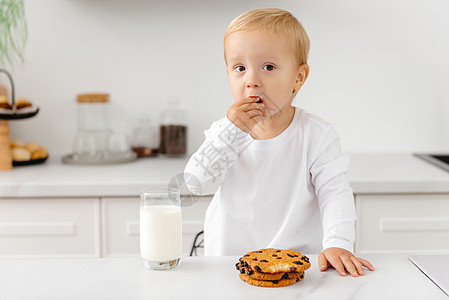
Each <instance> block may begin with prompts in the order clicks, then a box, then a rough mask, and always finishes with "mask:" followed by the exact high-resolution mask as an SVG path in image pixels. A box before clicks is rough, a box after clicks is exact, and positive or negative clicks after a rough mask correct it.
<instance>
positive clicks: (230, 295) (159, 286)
mask: <svg viewBox="0 0 449 300" xmlns="http://www.w3.org/2000/svg"><path fill="white" fill-rule="evenodd" d="M308 256H309V258H310V259H311V263H312V266H311V268H310V269H309V270H307V271H306V273H305V278H304V280H303V281H300V282H298V283H295V284H294V285H292V286H289V287H281V288H261V287H255V286H251V285H249V284H247V283H245V282H243V281H242V280H240V278H239V276H238V271H237V270H236V269H235V263H236V262H237V260H238V257H232V256H228V257H187V258H184V259H183V261H182V263H181V265H180V266H179V267H178V268H177V269H174V270H170V271H151V270H147V269H145V268H144V267H143V266H142V264H141V261H140V259H139V258H94V259H42V260H0V299H11V300H13V299H14V300H15V299H45V300H51V299H208V300H209V299H320V300H321V299H363V300H369V299H408V300H410V299H420V300H421V299H432V300H438V299H445V300H447V299H448V298H447V296H446V295H445V294H444V293H443V292H442V291H441V290H440V289H439V288H438V287H437V286H436V285H435V284H434V283H432V282H431V281H430V280H429V279H428V278H427V277H426V276H425V275H423V274H422V273H421V272H420V271H419V270H418V268H416V267H415V266H414V265H413V264H412V263H411V262H410V261H409V260H408V259H407V258H408V255H400V254H392V255H385V254H382V255H367V256H366V257H365V258H366V259H368V260H370V261H371V262H372V263H373V264H374V266H375V267H376V271H374V272H370V271H368V270H367V271H366V275H365V276H360V277H357V278H353V277H350V276H346V277H341V276H339V275H338V274H337V273H336V271H335V270H333V269H331V270H328V271H326V272H320V271H319V270H318V266H317V262H316V260H317V255H308Z"/></svg>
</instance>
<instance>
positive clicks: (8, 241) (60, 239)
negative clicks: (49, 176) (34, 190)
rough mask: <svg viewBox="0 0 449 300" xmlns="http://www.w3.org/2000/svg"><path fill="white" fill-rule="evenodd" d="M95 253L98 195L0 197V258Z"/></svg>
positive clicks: (90, 254) (98, 249) (98, 220)
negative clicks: (91, 196)
mask: <svg viewBox="0 0 449 300" xmlns="http://www.w3.org/2000/svg"><path fill="white" fill-rule="evenodd" d="M99 256H100V212H99V202H98V198H50V199H31V198H14V199H0V258H28V257H99Z"/></svg>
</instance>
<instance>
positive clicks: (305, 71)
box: [294, 64, 310, 92]
mask: <svg viewBox="0 0 449 300" xmlns="http://www.w3.org/2000/svg"><path fill="white" fill-rule="evenodd" d="M309 72H310V68H309V66H308V65H306V64H302V65H300V66H299V71H298V77H297V78H296V82H295V89H294V92H296V91H299V89H300V88H301V86H302V85H303V84H304V82H306V79H307V77H308V76H309Z"/></svg>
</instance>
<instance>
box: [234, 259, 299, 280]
mask: <svg viewBox="0 0 449 300" xmlns="http://www.w3.org/2000/svg"><path fill="white" fill-rule="evenodd" d="M235 266H236V269H237V270H238V271H240V273H242V272H243V273H244V274H246V275H248V276H249V277H250V278H252V279H256V280H279V279H288V278H290V279H292V278H294V279H297V278H300V279H302V278H304V272H278V273H262V272H258V271H256V270H253V269H251V267H249V265H247V264H245V263H244V262H238V263H237V264H236V265H235ZM242 270H243V271H242Z"/></svg>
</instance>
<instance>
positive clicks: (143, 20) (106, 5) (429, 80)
mask: <svg viewBox="0 0 449 300" xmlns="http://www.w3.org/2000/svg"><path fill="white" fill-rule="evenodd" d="M25 5H26V7H25V8H26V15H27V19H28V25H29V41H28V44H27V48H26V64H25V65H24V66H16V67H14V69H13V70H12V71H13V76H14V78H15V81H16V90H17V92H16V94H17V96H18V97H21V96H25V97H28V98H29V99H30V100H31V101H33V102H34V103H35V104H37V105H39V106H40V107H41V112H40V113H39V115H38V116H37V117H35V118H33V119H30V120H26V121H25V120H24V121H11V122H10V127H11V131H12V133H11V136H12V138H20V139H23V140H25V141H30V140H33V141H37V142H39V143H41V144H43V145H46V146H47V147H48V148H49V149H50V152H51V153H52V154H53V155H62V154H67V153H70V152H71V144H72V140H73V136H74V134H75V132H76V103H75V97H76V94H77V93H81V92H91V91H101V92H109V93H111V97H112V99H111V100H112V108H113V111H114V116H115V120H116V124H118V123H119V120H122V121H125V122H126V124H127V126H129V125H130V124H132V120H133V119H135V118H136V117H137V116H138V115H139V114H140V113H141V112H148V113H150V114H151V115H152V116H153V118H154V119H155V120H156V121H158V120H157V118H158V117H159V114H160V111H161V109H163V107H164V105H165V100H166V99H167V98H168V96H170V95H178V96H180V97H181V99H182V105H183V107H184V108H185V109H186V110H187V111H188V114H189V119H190V125H189V130H190V136H189V150H190V151H194V150H195V149H196V148H197V147H198V146H199V145H200V143H201V142H202V139H203V130H204V129H206V128H208V127H209V125H210V124H211V122H212V121H214V120H216V119H218V118H220V117H222V116H224V115H225V113H226V110H227V108H228V107H229V105H230V104H231V103H232V101H233V100H232V98H231V94H230V92H229V89H228V82H227V78H226V73H225V65H224V61H223V54H222V53H223V51H222V36H223V32H224V30H225V28H226V26H227V24H228V23H229V21H231V20H232V19H233V18H234V17H235V16H237V15H238V14H239V13H241V12H243V11H246V10H248V9H251V8H256V7H281V8H285V9H288V10H290V11H291V12H292V13H293V14H295V15H296V16H297V17H298V19H300V21H301V22H302V23H303V25H304V27H305V28H306V30H307V31H308V33H309V36H310V38H311V41H312V47H311V54H310V60H309V63H310V66H311V74H310V77H309V79H308V82H307V83H306V85H305V86H304V88H303V90H302V92H300V93H299V95H298V97H297V99H296V100H295V103H296V105H298V106H301V107H304V108H306V109H307V110H309V111H310V112H312V113H315V114H318V115H320V116H322V117H324V118H326V119H327V120H329V121H330V122H331V123H333V124H334V126H335V127H336V128H337V131H338V132H339V133H340V135H341V138H342V145H343V149H344V150H345V151H347V152H367V151H369V152H400V151H401V152H402V151H406V152H410V151H446V152H448V151H449V84H448V82H449V18H448V17H447V16H448V13H449V2H448V1H447V0H427V1H425V0H422V1H405V0H397V1H388V0H380V1H360V0H340V1H324V0H320V1H317V0H314V1H312V0H309V1H303V0H279V1H274V0H273V1H269V0H259V1H256V0H247V1H240V0H231V1H224V0H221V1H220V0H188V1H182V0H142V1H138V0H38V1H36V0H25ZM0 83H3V84H6V83H7V82H6V79H5V78H4V77H3V76H2V77H1V78H0Z"/></svg>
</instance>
